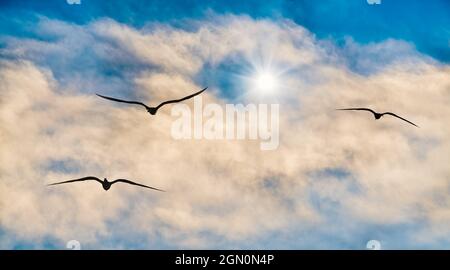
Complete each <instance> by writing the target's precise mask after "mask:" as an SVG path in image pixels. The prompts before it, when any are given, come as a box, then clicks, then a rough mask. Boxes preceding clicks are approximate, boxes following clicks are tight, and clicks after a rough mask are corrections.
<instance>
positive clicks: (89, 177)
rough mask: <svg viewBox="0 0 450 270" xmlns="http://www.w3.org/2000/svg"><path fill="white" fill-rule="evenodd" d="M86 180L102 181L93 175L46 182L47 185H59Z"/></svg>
mask: <svg viewBox="0 0 450 270" xmlns="http://www.w3.org/2000/svg"><path fill="white" fill-rule="evenodd" d="M86 180H95V181H97V182H99V183H100V184H101V183H103V182H102V181H101V180H100V179H98V178H97V177H95V176H86V177H83V178H79V179H73V180H68V181H63V182H57V183H53V184H48V185H47V186H54V185H60V184H66V183H73V182H81V181H86Z"/></svg>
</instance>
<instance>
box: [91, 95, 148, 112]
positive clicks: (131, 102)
mask: <svg viewBox="0 0 450 270" xmlns="http://www.w3.org/2000/svg"><path fill="white" fill-rule="evenodd" d="M96 95H97V96H99V97H101V98H104V99H108V100H112V101H116V102H122V103H128V104H136V105H141V106H144V107H145V108H146V109H147V108H148V106H147V105H145V104H144V103H142V102H139V101H130V100H123V99H118V98H112V97H107V96H103V95H100V94H96Z"/></svg>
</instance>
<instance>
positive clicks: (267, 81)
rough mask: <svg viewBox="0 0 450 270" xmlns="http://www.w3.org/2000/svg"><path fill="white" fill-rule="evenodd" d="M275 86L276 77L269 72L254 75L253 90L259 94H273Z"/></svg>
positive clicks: (276, 83) (276, 84)
mask: <svg viewBox="0 0 450 270" xmlns="http://www.w3.org/2000/svg"><path fill="white" fill-rule="evenodd" d="M277 86H278V81H277V77H276V76H275V75H274V74H273V73H272V72H270V71H260V72H258V73H257V74H255V75H254V78H253V88H254V90H256V91H258V92H260V93H261V94H268V93H273V92H274V91H275V90H276V88H277Z"/></svg>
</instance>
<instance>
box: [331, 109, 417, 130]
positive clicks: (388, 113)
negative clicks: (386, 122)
mask: <svg viewBox="0 0 450 270" xmlns="http://www.w3.org/2000/svg"><path fill="white" fill-rule="evenodd" d="M336 110H339V111H368V112H371V113H373V116H374V117H375V120H378V119H380V118H381V117H382V116H383V115H391V116H394V117H397V118H399V119H401V120H403V121H405V122H408V123H410V124H411V125H413V126H416V127H419V126H418V125H416V124H414V123H413V122H411V121H409V120H406V119H405V118H403V117H400V116H398V115H396V114H395V113H392V112H384V113H377V112H375V111H373V110H372V109H369V108H345V109H336Z"/></svg>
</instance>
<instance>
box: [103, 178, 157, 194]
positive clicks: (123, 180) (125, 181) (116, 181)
mask: <svg viewBox="0 0 450 270" xmlns="http://www.w3.org/2000/svg"><path fill="white" fill-rule="evenodd" d="M119 182H122V183H127V184H130V185H135V186H140V187H145V188H149V189H153V190H157V191H162V192H164V190H161V189H157V188H154V187H149V186H146V185H142V184H138V183H135V182H133V181H130V180H127V179H116V180H114V181H112V182H111V185H112V184H115V183H119Z"/></svg>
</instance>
